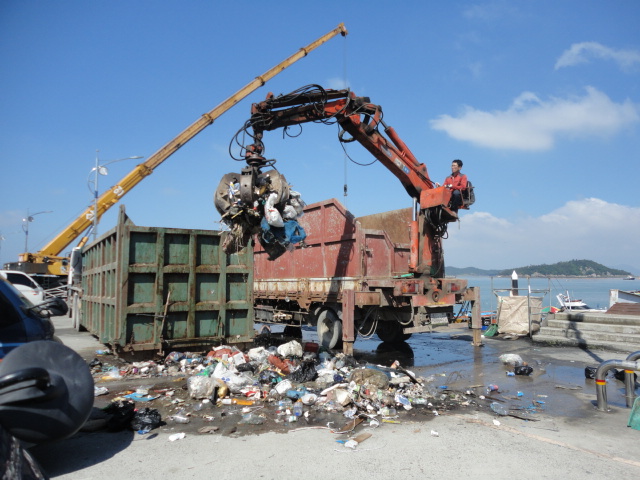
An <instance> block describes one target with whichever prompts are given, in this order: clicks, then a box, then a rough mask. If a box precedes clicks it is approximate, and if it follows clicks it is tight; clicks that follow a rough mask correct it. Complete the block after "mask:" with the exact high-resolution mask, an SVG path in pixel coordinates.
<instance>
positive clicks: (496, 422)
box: [493, 418, 500, 427]
mask: <svg viewBox="0 0 640 480" xmlns="http://www.w3.org/2000/svg"><path fill="white" fill-rule="evenodd" d="M493 424H494V425H495V426H496V427H497V426H499V425H500V420H498V419H497V418H494V419H493Z"/></svg>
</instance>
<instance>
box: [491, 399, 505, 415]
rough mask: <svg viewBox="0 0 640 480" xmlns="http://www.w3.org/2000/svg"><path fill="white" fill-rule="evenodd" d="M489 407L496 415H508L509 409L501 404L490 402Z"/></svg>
mask: <svg viewBox="0 0 640 480" xmlns="http://www.w3.org/2000/svg"><path fill="white" fill-rule="evenodd" d="M489 406H490V407H491V410H493V411H494V412H495V413H497V414H498V415H502V416H505V415H509V407H507V406H506V405H503V404H502V403H498V402H492V403H491V405H489Z"/></svg>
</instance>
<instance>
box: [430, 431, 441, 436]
mask: <svg viewBox="0 0 640 480" xmlns="http://www.w3.org/2000/svg"><path fill="white" fill-rule="evenodd" d="M431 436H432V437H439V436H440V434H439V433H438V432H436V431H435V430H431Z"/></svg>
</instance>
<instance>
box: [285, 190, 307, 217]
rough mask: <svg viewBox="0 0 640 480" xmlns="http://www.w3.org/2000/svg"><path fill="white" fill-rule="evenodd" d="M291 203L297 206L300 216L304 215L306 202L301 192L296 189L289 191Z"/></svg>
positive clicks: (294, 206)
mask: <svg viewBox="0 0 640 480" xmlns="http://www.w3.org/2000/svg"><path fill="white" fill-rule="evenodd" d="M289 204H290V205H291V206H292V207H293V208H295V210H296V212H297V213H298V217H301V216H302V215H303V213H304V211H303V210H304V207H305V205H306V203H304V201H303V200H302V198H301V195H300V192H296V191H295V190H291V191H290V192H289Z"/></svg>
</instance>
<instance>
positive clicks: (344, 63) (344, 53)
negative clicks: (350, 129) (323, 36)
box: [340, 37, 349, 208]
mask: <svg viewBox="0 0 640 480" xmlns="http://www.w3.org/2000/svg"><path fill="white" fill-rule="evenodd" d="M342 45H343V49H342V79H343V81H344V86H345V87H348V86H349V80H348V78H347V37H344V41H343V43H342ZM340 145H341V146H342V151H343V152H344V157H343V159H344V187H343V194H344V206H345V208H346V207H347V195H348V194H349V184H348V182H347V165H348V163H349V162H347V160H348V159H349V155H347V150H346V149H345V148H344V144H343V143H342V142H340Z"/></svg>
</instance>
